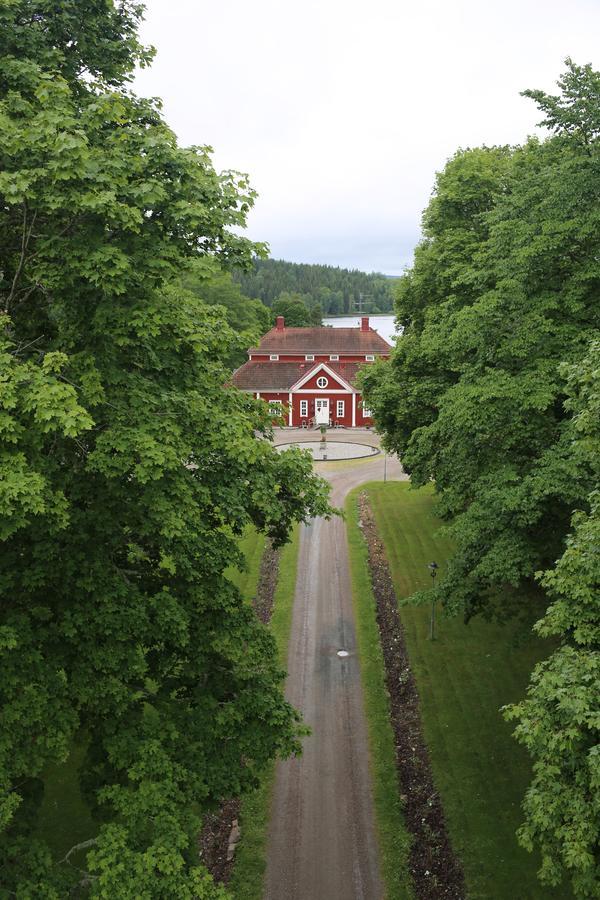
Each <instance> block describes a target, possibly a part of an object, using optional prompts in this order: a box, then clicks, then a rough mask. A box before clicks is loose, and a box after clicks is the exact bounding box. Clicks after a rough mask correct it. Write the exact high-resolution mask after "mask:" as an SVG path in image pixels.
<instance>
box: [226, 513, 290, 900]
mask: <svg viewBox="0 0 600 900" xmlns="http://www.w3.org/2000/svg"><path fill="white" fill-rule="evenodd" d="M299 541H300V529H299V527H298V526H296V527H295V528H294V531H293V533H292V539H291V541H290V543H289V544H286V546H285V547H284V548H283V551H282V553H281V560H280V564H279V580H278V583H277V591H276V592H275V605H274V608H273V616H272V618H271V623H270V626H269V627H270V629H271V631H272V633H273V636H274V637H275V641H276V643H277V651H278V653H279V661H280V664H281V667H282V668H285V666H286V662H287V646H288V639H289V634H290V628H291V624H292V610H293V606H294V593H295V589H296V572H297V567H298V548H299ZM274 775H275V765H274V764H272V765H271V766H269V768H268V770H267V771H266V772H265V776H264V779H263V781H262V784H261V786H260V787H259V788H258V790H256V791H254V792H253V793H252V794H249V795H248V796H247V797H245V798H244V800H243V802H242V810H241V814H240V825H241V829H242V839H241V842H240V844H239V845H238V849H237V852H236V858H235V866H234V869H233V875H232V878H231V881H230V883H229V889H230V891H231V893H232V894H233V896H234V897H235V900H261V898H262V896H263V889H264V879H265V870H266V864H267V863H266V847H267V837H268V829H269V811H270V806H271V795H272V792H273V781H274Z"/></svg>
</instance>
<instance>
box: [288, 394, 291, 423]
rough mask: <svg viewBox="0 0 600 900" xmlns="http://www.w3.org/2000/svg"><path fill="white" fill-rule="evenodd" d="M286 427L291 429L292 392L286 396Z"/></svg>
mask: <svg viewBox="0 0 600 900" xmlns="http://www.w3.org/2000/svg"><path fill="white" fill-rule="evenodd" d="M288 425H289V426H290V428H291V427H292V392H291V391H290V392H289V394H288Z"/></svg>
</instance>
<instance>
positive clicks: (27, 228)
mask: <svg viewBox="0 0 600 900" xmlns="http://www.w3.org/2000/svg"><path fill="white" fill-rule="evenodd" d="M27 212H28V209H27V201H26V200H24V201H23V227H22V230H21V253H20V256H19V262H18V263H17V268H16V270H15V275H14V278H13V281H12V286H11V289H10V293H9V295H8V297H7V298H6V303H5V306H4V308H5V311H6V312H8V310H9V308H10V304H11V302H12V300H13V299H14V296H15V293H16V291H17V285H18V283H19V279H20V277H21V273H22V272H23V266H24V265H25V257H26V255H27V248H28V247H29V241H30V239H31V232H32V231H33V226H34V225H35V220H36V218H37V210H35V211H34V213H33V216H32V217H31V222H28V221H27Z"/></svg>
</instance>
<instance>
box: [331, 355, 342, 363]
mask: <svg viewBox="0 0 600 900" xmlns="http://www.w3.org/2000/svg"><path fill="white" fill-rule="evenodd" d="M339 358H340V355H339V353H330V354H329V359H330V360H331V361H332V362H335V361H336V360H338V359H339Z"/></svg>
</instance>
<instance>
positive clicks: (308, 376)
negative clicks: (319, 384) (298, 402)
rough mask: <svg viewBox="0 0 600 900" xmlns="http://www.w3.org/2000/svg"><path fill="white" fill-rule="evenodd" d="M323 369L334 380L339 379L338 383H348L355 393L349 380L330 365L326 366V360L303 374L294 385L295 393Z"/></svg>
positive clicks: (349, 388)
mask: <svg viewBox="0 0 600 900" xmlns="http://www.w3.org/2000/svg"><path fill="white" fill-rule="evenodd" d="M321 371H323V372H326V373H327V374H328V375H329V376H330V377H331V378H333V380H334V381H337V382H338V384H344V385H346V387H347V389H348V390H349V391H352V392H353V393H355V389H354V388H353V387H352V385H351V384H350V383H349V382H348V381H346V379H345V378H342V376H341V375H338V373H337V372H334V371H333V369H330V368H329V366H326V365H325V363H324V362H321V363H318V364H317V365H316V366H313V367H312V369H311V370H310V371H309V372H307V373H306V375H303V376H302V378H299V379H298V381H296V383H295V384H293V385H292V390H293V391H294V393H296V390H297V388H300V387H302V385H303V384H306V382H307V381H310V379H311V378H314V376H315V375H316V374H317V373H318V372H321Z"/></svg>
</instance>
